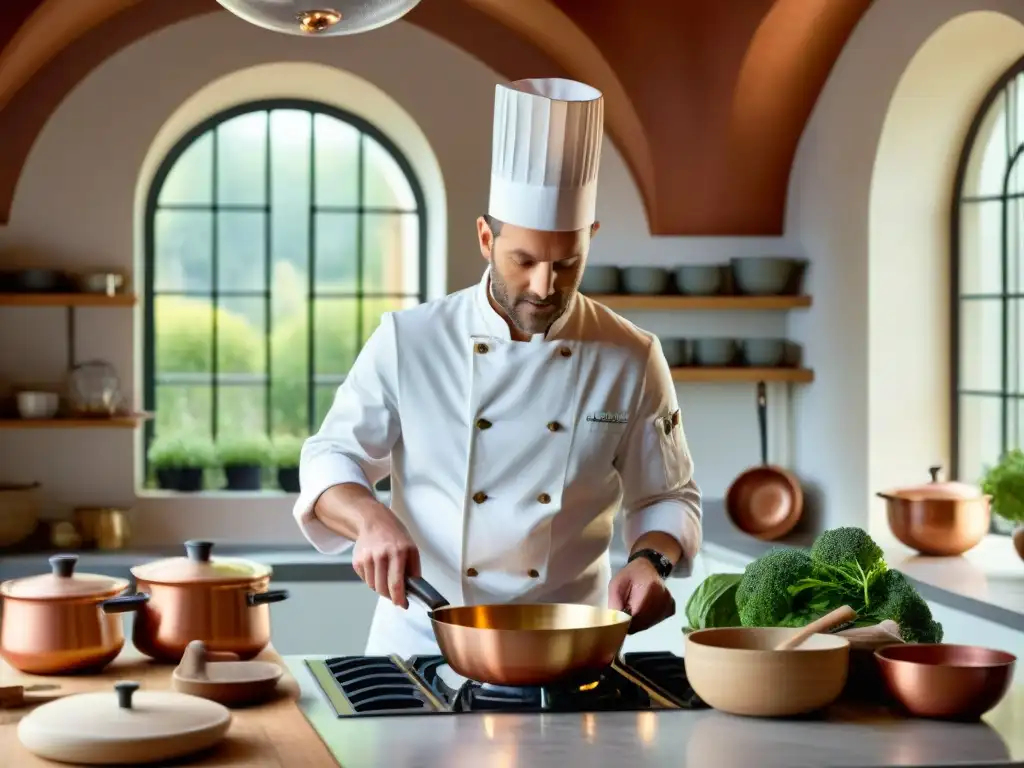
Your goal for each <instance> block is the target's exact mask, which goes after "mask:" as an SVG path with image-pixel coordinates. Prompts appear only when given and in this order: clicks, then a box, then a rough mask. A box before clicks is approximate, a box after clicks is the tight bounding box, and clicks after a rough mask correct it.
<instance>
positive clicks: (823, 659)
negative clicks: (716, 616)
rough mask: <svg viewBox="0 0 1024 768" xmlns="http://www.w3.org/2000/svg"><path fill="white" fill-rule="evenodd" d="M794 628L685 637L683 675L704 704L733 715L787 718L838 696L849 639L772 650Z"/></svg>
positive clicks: (822, 638) (826, 638)
mask: <svg viewBox="0 0 1024 768" xmlns="http://www.w3.org/2000/svg"><path fill="white" fill-rule="evenodd" d="M798 631H799V630H798V629H789V628H776V627H764V628H761V627H730V628H728V629H700V630H697V631H696V632H691V633H690V634H689V635H687V636H686V651H685V659H686V676H687V679H688V680H689V682H690V685H692V686H693V690H694V692H695V693H696V694H697V695H698V696H700V697H701V698H702V699H703V700H704V701H705V702H706V703H707V704H708V705H710V706H712V707H714V708H715V709H718V710H721V711H722V712H728V713H730V714H733V715H748V716H754V717H791V716H793V715H800V714H805V713H807V712H813V711H815V710H817V709H821V708H822V707H826V706H828V705H829V704H831V703H832V702H833V701H835V700H836V699H837V698H839V695H840V694H841V693H842V692H843V688H844V686H845V685H846V680H847V677H848V675H849V663H850V641H849V640H848V639H846V638H844V637H840V636H838V635H829V634H817V635H811V637H809V638H808V639H807V641H806V642H804V643H803V645H801V646H800V647H799V648H797V649H795V650H792V651H776V650H774V648H775V646H777V645H778V644H779V643H781V642H782V641H783V640H785V639H786V638H788V637H792V636H793V635H794V634H796V633H797V632H798Z"/></svg>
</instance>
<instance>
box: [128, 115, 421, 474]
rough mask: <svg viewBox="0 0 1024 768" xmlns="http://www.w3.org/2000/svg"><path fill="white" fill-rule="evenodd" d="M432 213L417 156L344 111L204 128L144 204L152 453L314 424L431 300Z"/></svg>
mask: <svg viewBox="0 0 1024 768" xmlns="http://www.w3.org/2000/svg"><path fill="white" fill-rule="evenodd" d="M371 153H372V156H371ZM369 163H373V165H372V166H371V167H368V164H369ZM368 174H370V175H372V178H368ZM424 217H425V211H424V201H423V194H422V191H421V188H420V186H419V184H418V181H417V179H416V178H415V176H414V175H413V174H412V171H411V167H410V166H409V163H408V162H407V161H406V160H405V158H403V157H402V156H401V155H400V154H399V152H398V150H397V149H395V147H394V146H392V145H391V143H390V142H389V141H388V140H387V139H386V137H384V136H383V135H381V134H380V133H379V132H378V131H377V130H376V129H375V128H374V127H373V126H371V125H368V124H366V123H365V122H364V121H362V120H360V119H359V118H355V117H353V116H351V115H347V114H345V113H343V112H340V111H338V110H335V109H333V108H329V107H325V106H323V105H319V104H315V103H310V102H301V101H294V100H275V101H268V102H259V103H255V104H251V105H248V106H247V107H245V108H237V109H233V110H230V111H228V112H226V113H223V114H221V115H218V116H215V117H214V118H212V119H211V120H209V121H207V123H205V124H203V125H202V126H199V127H197V128H196V129H195V130H194V131H192V132H191V133H190V134H189V135H188V136H186V137H185V138H184V139H183V140H182V142H181V144H180V145H179V146H178V147H175V148H174V149H173V150H172V151H171V152H170V153H169V154H168V156H167V158H166V159H165V161H164V164H163V166H162V167H161V168H160V170H159V171H158V173H157V175H156V178H155V180H154V183H153V186H152V188H151V189H150V194H149V199H148V205H147V215H146V228H147V233H146V271H145V284H144V290H145V296H144V302H145V303H144V308H145V313H146V321H145V336H144V345H145V349H144V374H145V381H144V384H145V387H144V398H145V407H146V408H147V410H153V411H155V412H156V418H155V419H154V420H153V421H151V422H148V423H147V424H146V427H145V436H146V446H147V447H148V445H149V443H150V442H151V441H152V439H153V438H154V437H155V436H156V435H160V434H168V433H174V432H176V431H185V432H190V433H205V434H207V435H209V436H210V437H212V438H216V437H217V436H226V435H230V434H234V433H240V432H241V433H246V432H253V431H255V432H262V433H266V434H268V435H269V436H271V437H274V436H277V435H284V434H290V435H298V436H305V435H308V434H311V433H312V432H314V431H316V429H318V428H319V425H320V423H321V422H322V420H323V418H324V415H325V414H326V409H327V408H329V407H330V404H331V402H332V400H333V397H334V393H335V392H336V390H337V388H338V386H340V384H341V383H342V382H343V381H344V379H345V376H346V374H347V373H348V370H349V369H350V367H351V365H352V363H353V361H354V360H355V357H356V356H357V355H358V353H359V351H360V349H361V348H362V346H363V344H365V342H366V340H367V338H368V336H369V335H370V333H372V331H373V330H374V329H375V328H376V327H377V325H378V324H379V322H380V316H381V313H382V312H384V311H390V310H393V309H401V308H405V307H408V306H412V305H414V304H417V303H421V302H423V301H425V300H426V296H425V293H426V286H425V271H426V270H425V263H424V262H425V256H426V254H425V242H426V239H425V237H424V220H425V219H424ZM375 249H376V250H375ZM368 250H369V251H370V253H371V254H373V255H372V257H371V258H367V251H368ZM146 469H147V475H148V474H149V469H150V468H149V467H148V460H147V467H146ZM272 474H273V473H267V475H268V478H270V477H271V475H272ZM381 487H387V483H386V482H385V483H382V484H381Z"/></svg>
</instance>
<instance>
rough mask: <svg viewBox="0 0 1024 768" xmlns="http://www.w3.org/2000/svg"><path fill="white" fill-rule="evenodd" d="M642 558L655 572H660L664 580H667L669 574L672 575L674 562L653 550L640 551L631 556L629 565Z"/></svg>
mask: <svg viewBox="0 0 1024 768" xmlns="http://www.w3.org/2000/svg"><path fill="white" fill-rule="evenodd" d="M639 557H642V558H643V559H644V560H647V561H649V562H650V563H651V565H653V566H654V570H656V571H657V572H658V575H659V576H661V578H663V579H667V578H668V576H669V574H670V573H672V568H673V567H674V566H673V565H672V561H671V560H669V559H668V558H667V557H665V556H664V555H663V554H661V552H658V551H656V550H653V549H639V550H637V551H636V552H634V553H633V554H632V555H630V556H629V560H627V561H626V562H627V564H628V563H632V562H633V561H634V560H636V559H637V558H639Z"/></svg>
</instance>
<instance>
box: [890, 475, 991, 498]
mask: <svg viewBox="0 0 1024 768" xmlns="http://www.w3.org/2000/svg"><path fill="white" fill-rule="evenodd" d="M928 471H929V472H930V473H931V476H932V479H931V482H930V483H924V484H923V485H914V486H910V487H908V488H896V489H894V490H891V491H885V492H883V493H880V494H878V495H879V496H881V497H882V498H886V499H889V498H891V499H904V500H906V501H931V500H935V501H940V500H942V501H946V500H953V501H971V500H975V499H983V498H986V496H985V494H984V493H982V491H981V489H980V488H978V487H977V486H974V485H970V484H968V483H958V482H955V481H951V480H945V481H944V480H940V479H939V473H940V472H942V467H928Z"/></svg>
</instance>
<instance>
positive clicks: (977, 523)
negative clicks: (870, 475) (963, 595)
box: [878, 467, 992, 557]
mask: <svg viewBox="0 0 1024 768" xmlns="http://www.w3.org/2000/svg"><path fill="white" fill-rule="evenodd" d="M940 471H941V467H930V468H929V472H930V473H931V476H932V479H931V482H930V483H925V484H924V485H920V486H915V487H912V488H902V489H898V490H893V491H886V492H883V493H879V494H878V496H879V497H881V498H883V499H885V501H886V514H887V516H888V520H889V529H890V530H891V531H892V534H893V535H894V536H895V537H896V538H897V539H899V540H900V541H901V542H902V543H903V544H905V545H906V546H908V547H910V548H911V549H913V550H916V551H917V552H919V553H920V554H922V555H930V556H933V557H956V556H958V555H962V554H964V553H965V552H967V551H969V550H971V549H974V547H976V546H977V545H978V544H979V543H980V542H981V540H982V539H984V538H985V536H986V535H987V534H988V532H989V531H990V530H991V525H992V511H991V507H990V504H991V497H989V496H988V495H986V494H983V493H981V491H980V490H977V489H975V488H974V487H973V486H969V485H965V484H962V483H950V482H941V481H940V480H939V472H940Z"/></svg>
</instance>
